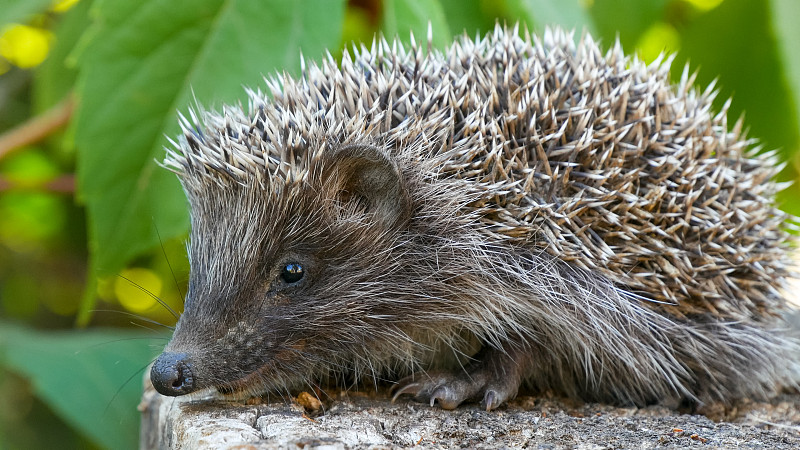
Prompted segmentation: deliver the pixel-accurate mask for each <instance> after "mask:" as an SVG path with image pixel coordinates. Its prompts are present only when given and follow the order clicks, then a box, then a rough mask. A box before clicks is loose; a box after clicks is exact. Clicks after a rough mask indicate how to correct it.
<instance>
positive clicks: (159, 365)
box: [150, 353, 195, 397]
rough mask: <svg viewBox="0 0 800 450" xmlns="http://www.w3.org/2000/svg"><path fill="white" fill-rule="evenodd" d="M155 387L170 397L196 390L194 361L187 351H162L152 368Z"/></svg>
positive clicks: (151, 376)
mask: <svg viewBox="0 0 800 450" xmlns="http://www.w3.org/2000/svg"><path fill="white" fill-rule="evenodd" d="M150 381H152V382H153V387H155V388H156V390H157V391H158V392H159V393H160V394H162V395H169V396H170V397H177V396H179V395H184V394H188V393H190V392H193V391H194V390H195V387H194V386H195V383H194V374H193V373H192V363H191V361H190V360H189V356H188V355H187V354H186V353H162V354H161V356H159V357H158V359H157V360H156V362H155V363H154V364H153V368H152V369H151V370H150Z"/></svg>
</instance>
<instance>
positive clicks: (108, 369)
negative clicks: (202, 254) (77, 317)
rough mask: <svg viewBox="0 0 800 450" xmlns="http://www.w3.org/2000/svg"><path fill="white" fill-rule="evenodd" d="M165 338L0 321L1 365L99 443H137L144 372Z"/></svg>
mask: <svg viewBox="0 0 800 450" xmlns="http://www.w3.org/2000/svg"><path fill="white" fill-rule="evenodd" d="M163 342H165V337H158V336H156V335H154V333H144V332H133V331H127V330H126V331H123V330H104V331H65V332H41V331H35V330H32V329H29V328H24V327H21V326H17V325H13V324H11V323H9V322H0V364H2V365H4V366H5V367H6V368H8V369H9V370H12V371H15V372H17V373H19V374H21V375H23V376H26V377H27V378H29V379H30V381H31V383H32V385H33V388H34V391H35V393H36V395H37V396H38V397H39V398H40V399H41V400H42V401H44V402H46V403H47V404H48V405H49V406H50V407H51V408H52V409H53V411H55V412H56V413H57V414H59V415H60V416H61V417H62V418H63V419H64V420H65V421H66V422H67V423H69V424H71V425H72V426H73V427H75V428H76V429H77V430H80V431H81V432H82V433H83V434H84V435H85V436H87V437H89V438H90V439H92V440H93V441H94V442H95V443H97V444H98V445H101V446H103V447H107V448H131V449H133V448H137V447H138V433H139V431H138V430H139V413H138V412H137V410H136V405H137V404H138V402H139V399H140V397H141V391H142V377H143V374H142V371H143V370H144V368H145V367H146V365H147V364H148V363H149V362H150V361H152V359H153V357H154V356H155V353H157V346H156V345H154V344H158V345H161V344H163Z"/></svg>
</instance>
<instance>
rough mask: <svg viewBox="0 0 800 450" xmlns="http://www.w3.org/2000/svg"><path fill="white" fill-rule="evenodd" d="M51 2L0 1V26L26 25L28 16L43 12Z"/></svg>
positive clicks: (44, 0)
mask: <svg viewBox="0 0 800 450" xmlns="http://www.w3.org/2000/svg"><path fill="white" fill-rule="evenodd" d="M51 3H52V0H0V26H2V25H7V24H9V23H26V22H27V21H28V19H29V18H30V16H32V15H34V14H36V13H38V12H42V11H45V10H46V9H47V8H48V7H49V6H50V4H51Z"/></svg>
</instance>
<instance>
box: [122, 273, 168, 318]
mask: <svg viewBox="0 0 800 450" xmlns="http://www.w3.org/2000/svg"><path fill="white" fill-rule="evenodd" d="M120 275H121V276H120V277H117V279H116V280H114V294H116V296H117V299H118V300H119V303H120V304H121V305H122V306H124V307H125V309H127V310H128V311H131V312H136V313H141V312H144V311H147V310H148V309H150V308H152V307H153V306H155V305H156V300H155V298H153V296H155V297H158V296H160V295H161V288H162V282H161V278H159V276H158V275H156V273H155V272H153V271H152V270H149V269H144V268H137V267H134V268H130V269H125V270H123V271H122V272H120ZM123 277H124V278H123ZM126 278H127V280H126ZM134 283H135V284H134ZM136 285H139V286H136ZM151 294H152V295H151Z"/></svg>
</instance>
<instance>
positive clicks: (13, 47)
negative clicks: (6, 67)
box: [0, 24, 53, 69]
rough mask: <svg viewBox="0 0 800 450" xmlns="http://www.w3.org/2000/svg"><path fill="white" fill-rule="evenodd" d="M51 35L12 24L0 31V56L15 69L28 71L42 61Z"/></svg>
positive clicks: (35, 28) (47, 50)
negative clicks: (15, 67)
mask: <svg viewBox="0 0 800 450" xmlns="http://www.w3.org/2000/svg"><path fill="white" fill-rule="evenodd" d="M52 42H53V33H51V32H50V31H49V30H45V29H42V28H37V27H32V26H29V25H20V24H12V25H7V26H5V27H4V28H3V29H2V31H0V55H1V56H3V58H5V59H6V60H7V61H9V62H10V63H12V64H14V65H15V66H17V67H20V68H23V69H28V68H31V67H36V66H38V65H39V64H41V63H42V61H44V59H45V58H46V57H47V53H48V52H49V51H50V46H51V44H52Z"/></svg>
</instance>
